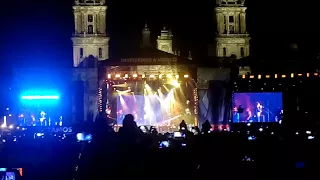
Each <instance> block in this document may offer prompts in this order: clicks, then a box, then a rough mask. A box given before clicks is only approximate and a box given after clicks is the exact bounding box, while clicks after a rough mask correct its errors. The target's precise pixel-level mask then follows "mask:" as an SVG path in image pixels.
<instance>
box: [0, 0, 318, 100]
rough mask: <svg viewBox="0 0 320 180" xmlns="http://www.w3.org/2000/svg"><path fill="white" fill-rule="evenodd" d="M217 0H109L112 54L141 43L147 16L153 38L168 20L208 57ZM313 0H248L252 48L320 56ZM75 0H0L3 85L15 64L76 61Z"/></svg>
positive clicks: (184, 45)
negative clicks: (292, 48) (294, 49)
mask: <svg viewBox="0 0 320 180" xmlns="http://www.w3.org/2000/svg"><path fill="white" fill-rule="evenodd" d="M178 2H179V3H178ZM214 3H215V0H210V1H170V0H136V1H133V0H131V1H128V0H126V1H125V0H109V1H108V6H109V9H108V14H107V17H108V19H107V25H108V27H107V28H108V31H109V34H110V38H111V42H110V50H111V55H114V54H118V55H119V53H121V51H123V50H125V49H126V48H130V47H134V46H138V45H139V40H140V34H141V33H140V32H141V29H142V28H143V26H144V23H145V22H146V21H147V22H148V24H149V26H150V27H151V30H152V33H153V37H154V40H155V37H156V35H158V34H159V32H160V30H161V28H162V26H163V24H165V25H166V26H167V27H169V28H171V29H172V31H173V33H174V35H175V36H174V38H175V40H176V47H178V48H180V49H181V50H182V52H187V51H188V50H189V49H191V50H192V51H193V54H194V55H195V56H196V57H197V58H201V57H205V56H206V52H207V44H208V43H213V42H214V32H215V24H214V20H213V9H214ZM279 3H281V4H279ZM312 3H313V4H311V3H308V1H296V0H281V1H266V0H247V6H248V11H247V17H248V19H247V25H248V31H249V33H250V34H251V36H252V41H251V47H252V48H251V50H252V51H251V54H253V55H254V56H257V57H259V56H262V57H264V56H269V57H272V56H277V55H279V54H281V53H282V54H284V53H286V52H287V51H288V50H289V47H290V46H289V45H290V43H292V42H296V43H298V44H299V49H300V50H301V51H302V52H304V53H305V54H307V55H314V56H316V55H317V53H318V52H320V51H319V43H318V42H319V28H318V26H319V15H318V14H317V12H318V10H317V8H318V4H315V2H312ZM72 4H73V0H7V1H3V2H2V1H1V4H0V22H1V24H0V33H1V38H0V58H1V64H2V65H1V69H0V76H1V81H2V84H3V85H4V87H6V86H8V84H10V82H11V78H12V76H11V74H12V73H11V72H12V69H19V68H30V67H41V68H48V69H57V68H60V67H64V68H69V67H71V66H72V43H71V40H70V37H71V34H72V32H73V26H74V22H73V13H72ZM5 89H6V88H2V89H1V91H4V90H5ZM5 96H6V95H5Z"/></svg>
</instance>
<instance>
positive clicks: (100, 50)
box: [99, 48, 102, 58]
mask: <svg viewBox="0 0 320 180" xmlns="http://www.w3.org/2000/svg"><path fill="white" fill-rule="evenodd" d="M99 58H102V48H99Z"/></svg>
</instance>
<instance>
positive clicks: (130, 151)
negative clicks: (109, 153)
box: [118, 114, 145, 177]
mask: <svg viewBox="0 0 320 180" xmlns="http://www.w3.org/2000/svg"><path fill="white" fill-rule="evenodd" d="M118 135H119V140H120V153H121V154H120V158H121V159H120V163H121V167H122V168H121V172H120V176H123V177H132V176H135V175H137V176H138V174H139V173H137V172H139V169H141V168H143V167H141V166H142V165H143V162H144V160H143V154H144V150H145V148H144V143H145V142H144V139H145V135H144V133H143V132H142V131H141V129H140V128H139V127H138V126H137V124H136V122H135V121H134V117H133V115H131V114H127V115H125V117H124V119H123V122H122V127H121V128H120V129H119V132H118Z"/></svg>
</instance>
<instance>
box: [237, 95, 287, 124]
mask: <svg viewBox="0 0 320 180" xmlns="http://www.w3.org/2000/svg"><path fill="white" fill-rule="evenodd" d="M233 101H234V107H233V111H232V112H233V118H232V119H233V122H234V123H248V122H250V123H251V122H258V123H267V122H279V121H280V120H281V119H282V114H283V105H282V93H281V92H260V93H234V94H233Z"/></svg>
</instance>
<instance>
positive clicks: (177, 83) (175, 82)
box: [171, 80, 180, 87]
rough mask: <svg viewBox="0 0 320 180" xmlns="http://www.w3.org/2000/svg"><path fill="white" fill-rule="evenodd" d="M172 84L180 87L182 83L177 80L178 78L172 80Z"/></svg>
mask: <svg viewBox="0 0 320 180" xmlns="http://www.w3.org/2000/svg"><path fill="white" fill-rule="evenodd" d="M171 84H172V85H173V86H174V87H180V83H179V82H178V81H177V80H173V81H172V82H171Z"/></svg>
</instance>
